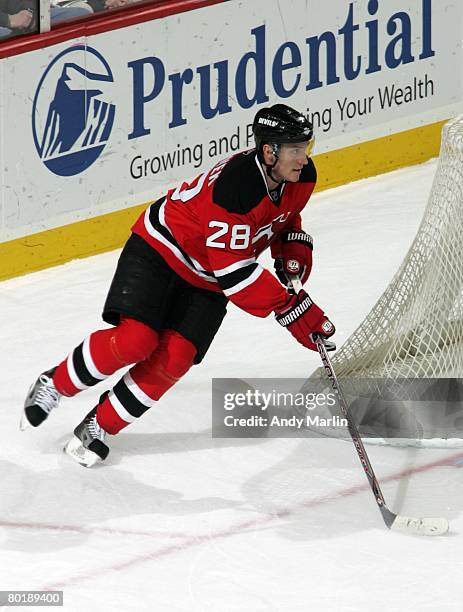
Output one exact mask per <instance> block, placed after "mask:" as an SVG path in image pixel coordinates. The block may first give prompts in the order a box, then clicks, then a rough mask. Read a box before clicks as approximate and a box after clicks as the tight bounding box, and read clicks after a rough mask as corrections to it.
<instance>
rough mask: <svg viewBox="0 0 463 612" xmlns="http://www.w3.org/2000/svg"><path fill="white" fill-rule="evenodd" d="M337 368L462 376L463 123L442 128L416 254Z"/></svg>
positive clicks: (371, 373) (363, 373)
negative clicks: (438, 152)
mask: <svg viewBox="0 0 463 612" xmlns="http://www.w3.org/2000/svg"><path fill="white" fill-rule="evenodd" d="M333 365H334V366H335V368H336V372H337V373H338V375H339V376H340V377H346V376H356V377H365V378H370V377H378V378H379V377H402V378H407V377H413V378H449V377H462V376H463V116H462V117H460V118H458V119H456V120H454V121H451V122H449V123H448V124H447V125H445V126H444V129H443V138H442V145H441V152H440V159H439V165H438V168H437V172H436V176H435V178H434V183H433V186H432V190H431V194H430V197H429V201H428V204H427V207H426V210H425V213H424V216H423V220H422V222H421V225H420V228H419V230H418V232H417V235H416V237H415V240H414V242H413V244H412V246H411V247H410V250H409V251H408V253H407V255H406V257H405V259H404V261H403V263H402V265H401V266H400V268H399V270H398V271H397V273H396V275H395V276H394V278H393V280H392V281H391V283H390V285H389V286H388V288H387V289H386V290H385V292H384V293H383V295H382V296H381V298H380V299H379V300H378V302H377V303H376V305H375V306H374V307H373V309H372V310H371V312H370V313H369V315H368V316H367V317H366V319H365V320H364V321H363V323H362V324H361V325H360V326H359V327H358V328H357V330H356V331H355V332H354V333H353V334H352V335H351V336H350V337H349V339H348V340H347V341H346V342H345V344H344V345H343V346H342V348H341V349H340V350H339V351H338V352H337V353H336V355H335V356H334V358H333Z"/></svg>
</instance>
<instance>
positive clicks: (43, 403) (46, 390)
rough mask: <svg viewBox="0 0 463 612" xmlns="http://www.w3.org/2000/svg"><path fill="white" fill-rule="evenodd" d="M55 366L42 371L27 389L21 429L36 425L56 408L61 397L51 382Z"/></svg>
mask: <svg viewBox="0 0 463 612" xmlns="http://www.w3.org/2000/svg"><path fill="white" fill-rule="evenodd" d="M54 372H55V368H53V369H51V370H48V371H47V372H43V374H40V376H39V377H38V379H37V380H36V381H35V383H34V384H33V385H32V386H31V388H30V389H29V393H28V394H27V397H26V401H25V402H24V410H23V413H22V415H21V421H20V423H19V427H20V429H21V430H22V431H23V430H24V429H26V428H27V427H30V426H31V425H32V427H38V426H39V425H40V424H41V423H43V421H45V419H46V418H47V417H48V415H49V414H50V412H51V411H52V410H53V409H54V408H56V407H57V406H58V404H59V401H60V399H61V394H60V393H58V391H57V390H56V387H55V385H54V383H53V374H54Z"/></svg>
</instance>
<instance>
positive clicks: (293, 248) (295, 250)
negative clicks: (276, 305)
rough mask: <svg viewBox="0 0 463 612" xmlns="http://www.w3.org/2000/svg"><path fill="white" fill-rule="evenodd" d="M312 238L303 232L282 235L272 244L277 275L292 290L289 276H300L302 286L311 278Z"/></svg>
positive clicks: (290, 232)
mask: <svg viewBox="0 0 463 612" xmlns="http://www.w3.org/2000/svg"><path fill="white" fill-rule="evenodd" d="M312 250H313V239H312V236H310V235H309V234H306V233H305V232H304V231H302V230H298V231H289V232H285V233H283V234H281V235H280V236H279V237H278V239H277V240H276V241H275V242H274V243H273V244H272V247H271V251H272V255H273V257H274V258H275V273H276V275H277V277H278V280H279V281H280V283H281V284H282V285H285V286H286V287H287V288H288V289H290V290H291V289H292V285H291V283H290V281H289V278H288V277H289V276H298V277H299V280H300V281H301V283H302V284H304V283H305V282H306V281H307V279H308V278H309V275H310V272H311V270H312Z"/></svg>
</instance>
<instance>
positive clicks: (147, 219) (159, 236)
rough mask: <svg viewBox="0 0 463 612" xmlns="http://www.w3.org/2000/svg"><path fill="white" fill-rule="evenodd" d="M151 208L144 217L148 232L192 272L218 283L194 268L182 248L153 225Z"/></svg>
mask: <svg viewBox="0 0 463 612" xmlns="http://www.w3.org/2000/svg"><path fill="white" fill-rule="evenodd" d="M150 210H151V207H148V208H147V209H146V212H145V217H144V223H145V228H146V231H147V232H148V234H149V235H150V236H152V237H153V238H155V239H156V240H158V241H159V242H161V243H162V244H163V245H164V246H165V247H167V248H168V249H169V251H171V252H172V254H173V255H175V257H176V258H177V259H178V260H179V261H180V262H181V263H182V264H183V265H184V266H186V267H187V268H188V269H189V270H191V272H194V273H195V274H196V275H197V276H199V277H201V278H202V279H203V280H206V281H208V282H209V283H214V284H216V283H217V280H216V279H215V278H212V277H211V276H207V275H206V274H203V273H202V272H201V271H200V270H197V269H196V268H193V266H192V265H191V264H190V262H189V261H187V260H186V259H185V258H184V257H183V255H182V253H181V252H180V250H179V249H178V248H177V247H176V246H174V245H173V244H172V243H171V242H169V241H168V240H167V239H166V238H164V236H163V235H162V234H161V233H160V232H158V231H157V230H156V229H155V228H154V227H153V225H152V224H151V221H150Z"/></svg>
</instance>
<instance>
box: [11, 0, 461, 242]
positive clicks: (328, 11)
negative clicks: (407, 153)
mask: <svg viewBox="0 0 463 612" xmlns="http://www.w3.org/2000/svg"><path fill="white" fill-rule="evenodd" d="M461 39H462V8H461V3H460V2H456V1H455V2H451V1H447V0H445V1H440V0H439V1H438V0H407V1H406V2H404V1H403V0H387V1H386V0H382V1H380V0H369V1H366V0H356V1H348V0H337V1H336V2H318V1H317V2H315V1H310V2H307V0H291V1H289V0H285V1H282V0H280V1H277V0H253V2H244V1H237V0H231V1H230V2H225V3H223V4H218V5H215V6H210V7H206V8H203V9H199V10H196V11H191V12H188V13H183V14H180V15H174V16H170V17H166V18H163V19H158V20H155V21H148V22H145V23H143V24H140V25H136V26H130V27H125V28H122V29H119V30H115V31H111V32H106V33H102V34H98V35H95V36H92V37H88V38H83V39H82V40H77V41H72V43H71V42H67V43H63V44H60V45H56V46H53V47H48V48H46V49H43V50H38V51H33V52H31V53H27V54H24V55H19V56H16V57H12V58H9V59H7V60H3V62H4V65H3V79H4V83H5V84H6V87H4V88H3V92H2V96H3V106H2V109H3V110H2V112H3V130H4V134H3V139H4V142H5V143H6V145H5V146H4V160H3V162H4V163H3V166H4V172H3V194H4V198H3V202H4V210H3V226H2V234H1V240H2V241H5V240H11V239H13V238H16V237H19V236H22V235H25V234H29V233H33V232H34V231H35V232H37V231H42V230H44V229H49V228H52V227H57V226H60V225H64V224H66V223H70V222H72V221H76V220H79V219H86V218H89V217H93V216H96V215H100V214H103V213H106V212H110V211H114V210H118V209H121V208H125V207H128V206H131V205H135V204H140V203H143V202H145V201H147V200H150V199H153V198H155V197H158V196H159V195H160V194H162V192H163V191H164V190H165V189H166V188H167V187H168V186H170V185H173V184H175V183H176V182H178V181H179V180H182V179H184V178H189V177H193V176H195V175H196V174H198V173H199V172H200V171H201V170H202V169H204V168H207V167H208V166H210V165H211V164H213V163H215V162H216V161H218V160H219V159H220V158H223V157H227V156H228V155H230V154H232V153H233V152H234V151H237V150H238V149H243V148H246V147H250V146H252V133H251V123H252V118H253V116H254V114H255V112H256V111H257V110H258V109H259V108H260V107H261V106H263V105H269V104H272V103H276V102H284V103H286V104H289V105H291V106H294V107H296V108H297V109H299V110H302V111H303V112H305V113H307V115H308V116H309V118H310V119H311V120H312V121H313V123H314V126H315V132H316V138H317V149H316V152H318V153H321V152H329V151H333V150H335V149H338V148H341V147H345V146H348V145H351V144H355V143H359V142H364V141H368V140H373V139H375V138H378V137H381V136H385V135H388V134H391V133H394V132H400V131H403V130H407V129H411V128H414V127H417V126H420V125H423V124H429V123H432V122H436V121H438V120H440V119H444V118H447V117H450V116H453V115H455V114H457V113H458V112H460V111H461V102H462V91H461V88H462V83H461V72H462V57H461Z"/></svg>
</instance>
